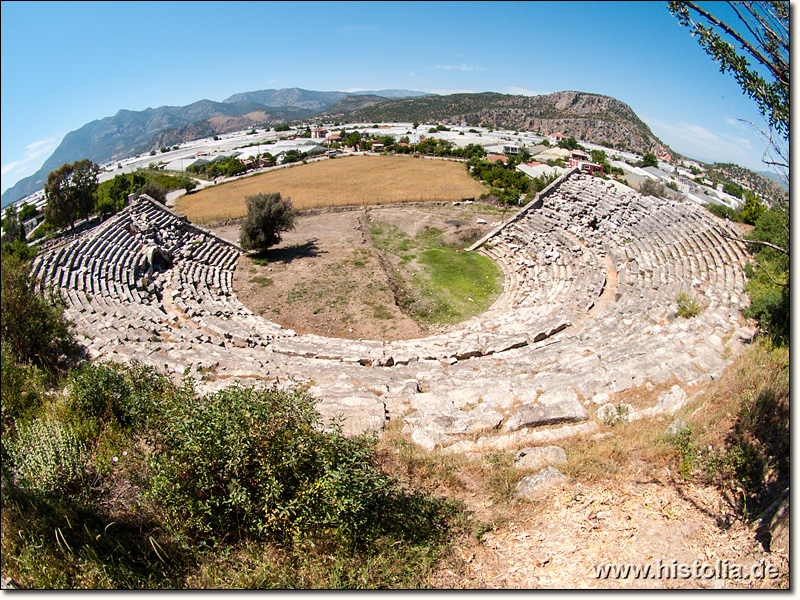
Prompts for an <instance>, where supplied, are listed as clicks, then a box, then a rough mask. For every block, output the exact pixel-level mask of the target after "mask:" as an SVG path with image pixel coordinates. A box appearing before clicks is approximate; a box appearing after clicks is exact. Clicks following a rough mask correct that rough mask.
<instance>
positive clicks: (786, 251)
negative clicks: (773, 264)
mask: <svg viewBox="0 0 800 600" xmlns="http://www.w3.org/2000/svg"><path fill="white" fill-rule="evenodd" d="M720 235H721V236H722V237H724V238H726V239H729V240H733V241H734V242H742V243H743V244H758V245H759V246H767V247H768V248H772V249H773V250H777V251H778V252H780V253H781V254H785V255H786V256H789V251H788V250H787V249H786V248H781V247H780V246H777V245H775V244H772V243H770V242H762V241H761V240H748V239H745V238H740V237H736V236H733V235H730V234H727V233H725V232H724V231H720ZM762 269H763V267H762Z"/></svg>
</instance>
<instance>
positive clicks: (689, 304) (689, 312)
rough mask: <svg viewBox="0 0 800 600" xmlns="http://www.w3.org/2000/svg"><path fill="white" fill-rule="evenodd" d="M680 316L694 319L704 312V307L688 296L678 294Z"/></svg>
mask: <svg viewBox="0 0 800 600" xmlns="http://www.w3.org/2000/svg"><path fill="white" fill-rule="evenodd" d="M677 302H678V316H679V317H683V318H684V319H692V318H694V317H696V316H697V315H699V314H700V313H701V312H703V306H702V305H701V304H700V303H699V302H698V301H697V300H695V299H694V298H692V297H690V296H689V295H688V294H684V293H681V294H678V298H677Z"/></svg>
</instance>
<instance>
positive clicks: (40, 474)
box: [9, 419, 87, 494]
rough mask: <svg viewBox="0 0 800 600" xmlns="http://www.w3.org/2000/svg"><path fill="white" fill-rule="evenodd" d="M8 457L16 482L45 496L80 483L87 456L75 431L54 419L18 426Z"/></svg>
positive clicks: (39, 420)
mask: <svg viewBox="0 0 800 600" xmlns="http://www.w3.org/2000/svg"><path fill="white" fill-rule="evenodd" d="M9 456H10V459H11V464H12V471H13V473H14V477H15V479H16V481H17V483H18V484H19V485H21V486H22V487H24V488H27V489H29V490H32V491H37V492H41V493H44V494H52V493H59V492H64V491H66V490H67V489H68V488H69V487H71V485H72V484H74V483H76V482H78V481H79V480H80V479H81V478H82V476H83V467H84V465H85V464H86V457H87V455H86V450H85V448H84V446H83V445H82V444H81V443H80V442H79V441H78V438H77V437H76V435H75V433H74V432H73V431H72V429H71V428H70V427H68V426H67V425H64V424H63V423H61V422H59V421H54V420H51V419H36V420H34V421H32V422H31V423H29V424H27V425H22V426H20V427H18V428H17V437H16V439H15V440H13V441H12V442H11V443H9Z"/></svg>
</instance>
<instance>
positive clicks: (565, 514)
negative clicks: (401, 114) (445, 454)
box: [434, 472, 789, 589]
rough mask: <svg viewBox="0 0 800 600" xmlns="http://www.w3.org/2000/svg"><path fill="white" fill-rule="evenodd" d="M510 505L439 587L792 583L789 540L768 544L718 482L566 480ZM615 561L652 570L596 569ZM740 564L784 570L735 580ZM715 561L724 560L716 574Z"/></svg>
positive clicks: (478, 505)
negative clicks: (618, 572) (608, 572)
mask: <svg viewBox="0 0 800 600" xmlns="http://www.w3.org/2000/svg"><path fill="white" fill-rule="evenodd" d="M465 500H466V502H467V505H468V506H471V508H472V509H473V510H474V511H475V514H476V516H481V517H482V518H483V519H486V518H487V517H488V518H491V516H492V515H493V513H492V503H491V501H490V500H487V499H486V498H485V496H483V495H482V494H480V493H478V492H476V493H473V494H472V495H471V497H470V495H468V497H467V498H465ZM505 512H506V514H504V515H503V520H502V521H501V522H500V523H499V524H498V526H496V527H495V528H493V529H492V530H491V531H489V532H488V533H486V534H485V535H484V536H483V538H482V541H481V543H478V542H476V541H475V540H474V539H472V538H468V539H466V540H465V542H464V544H463V545H462V546H461V547H460V548H459V549H458V550H457V551H456V554H457V556H455V557H454V558H453V561H452V564H451V565H450V567H451V568H448V567H445V568H443V569H442V570H441V571H440V572H439V574H438V578H437V580H436V581H435V582H434V583H435V585H436V586H437V587H444V588H473V589H754V588H755V589H775V588H787V587H788V585H789V575H788V574H789V558H788V548H786V549H785V551H773V552H769V553H768V552H765V550H764V548H763V546H762V545H761V543H760V542H759V541H758V540H757V539H756V536H755V532H754V531H753V530H752V529H751V528H750V527H748V526H747V525H746V524H745V523H742V522H741V521H737V520H736V519H735V518H734V515H733V513H732V512H731V511H730V509H729V508H728V505H727V503H726V500H725V499H724V498H723V497H722V496H721V495H720V493H719V492H718V491H717V490H716V489H714V488H712V487H705V486H698V485H694V484H688V483H685V482H680V481H677V480H675V479H672V477H671V476H670V475H669V474H667V473H666V472H665V473H664V478H663V479H661V480H658V479H655V480H654V479H652V478H636V477H634V478H630V479H628V478H625V477H618V478H610V479H609V480H608V481H605V482H602V483H592V484H582V483H579V482H574V481H567V482H566V483H564V484H562V485H560V487H557V488H554V489H551V490H550V492H549V493H548V494H547V496H546V497H543V498H542V499H540V500H533V501H527V502H522V501H520V502H519V503H518V504H516V505H515V507H514V511H513V514H508V513H509V510H508V509H506V511H505ZM773 550H775V549H773ZM612 564H613V565H620V566H622V565H641V566H642V567H643V568H647V567H648V565H649V566H650V568H651V571H650V573H651V574H650V575H649V576H648V577H641V576H640V577H638V578H637V577H634V576H633V575H630V574H629V576H628V577H625V578H622V577H620V578H617V577H616V576H610V577H604V576H600V577H598V576H597V573H598V571H597V570H596V568H597V567H599V566H601V565H612ZM734 564H735V565H741V566H742V567H743V568H744V570H745V572H747V573H748V575H749V574H750V573H751V568H752V566H753V565H764V566H767V565H772V566H773V569H775V571H774V572H775V573H779V576H778V578H776V579H771V578H769V577H765V578H764V579H758V580H754V579H752V578H748V579H740V578H739V579H737V578H734V577H733V575H734V573H735V572H734V571H732V570H731V566H732V565H734ZM659 565H661V567H660V568H661V571H660V573H657V572H656V568H658V567H659ZM673 565H675V566H673ZM677 565H688V566H687V567H683V568H684V569H697V572H699V573H700V577H695V572H694V571H691V575H690V576H689V577H685V576H683V575H685V572H684V573H681V572H680V571H678V570H677V569H678V567H677ZM694 565H696V567H695V566H694ZM722 565H724V568H721V567H722ZM712 567H713V568H716V569H719V570H718V573H719V575H718V576H716V577H715V573H713V572H712ZM757 568H758V567H757ZM756 574H758V571H757V572H756Z"/></svg>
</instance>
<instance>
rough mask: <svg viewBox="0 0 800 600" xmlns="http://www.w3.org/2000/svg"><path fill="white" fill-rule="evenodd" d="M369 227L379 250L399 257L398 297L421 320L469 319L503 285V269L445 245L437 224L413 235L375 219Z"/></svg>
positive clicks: (443, 322) (449, 322)
mask: <svg viewBox="0 0 800 600" xmlns="http://www.w3.org/2000/svg"><path fill="white" fill-rule="evenodd" d="M370 232H371V234H372V240H373V243H374V244H375V246H376V247H377V248H378V249H379V250H380V251H381V252H383V253H384V254H386V255H392V256H394V257H396V258H397V259H398V261H397V263H398V268H397V270H396V272H395V273H394V277H395V280H396V282H397V284H398V301H399V302H400V305H401V306H402V307H403V308H404V309H405V310H406V312H407V313H408V314H410V315H411V316H412V317H413V318H414V319H416V320H418V321H420V322H422V323H425V324H427V325H452V324H454V323H458V322H460V321H463V320H465V319H468V318H470V317H472V316H474V315H476V314H479V313H481V312H483V311H484V310H486V309H487V308H489V307H490V306H491V305H492V303H493V302H494V300H495V299H496V298H497V296H498V294H499V293H500V291H501V289H502V274H501V273H500V270H499V269H498V268H497V265H495V264H494V262H493V261H492V260H490V259H488V258H486V257H485V256H483V255H480V254H477V253H473V252H464V250H463V248H462V247H460V246H450V245H445V244H444V242H443V240H442V232H441V231H440V230H438V229H433V228H426V229H425V230H423V231H421V232H420V233H418V234H417V235H416V236H413V237H412V236H409V235H408V234H406V233H405V232H404V231H402V230H401V229H400V228H398V227H396V226H394V225H389V224H386V223H374V224H373V225H372V227H371V228H370Z"/></svg>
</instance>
